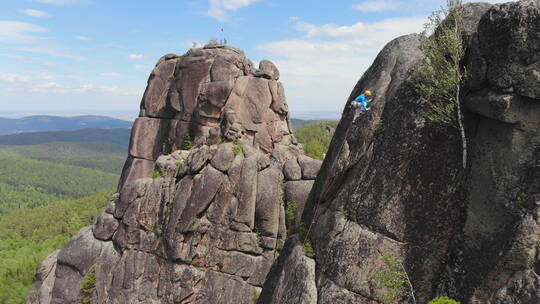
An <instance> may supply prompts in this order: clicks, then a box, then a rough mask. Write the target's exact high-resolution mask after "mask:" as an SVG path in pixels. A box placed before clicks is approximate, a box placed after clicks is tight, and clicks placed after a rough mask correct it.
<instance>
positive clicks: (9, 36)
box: [0, 21, 47, 43]
mask: <svg viewBox="0 0 540 304" xmlns="http://www.w3.org/2000/svg"><path fill="white" fill-rule="evenodd" d="M45 32H47V29H46V28H44V27H41V26H39V25H35V24H32V23H27V22H19V21H0V42H7V43H31V42H35V41H37V40H38V39H39V38H38V37H36V36H35V34H36V33H45Z"/></svg>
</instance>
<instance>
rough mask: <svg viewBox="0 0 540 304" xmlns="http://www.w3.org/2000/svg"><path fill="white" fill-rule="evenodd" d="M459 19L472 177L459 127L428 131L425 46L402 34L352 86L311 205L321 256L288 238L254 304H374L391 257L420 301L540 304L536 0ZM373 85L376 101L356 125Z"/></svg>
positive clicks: (308, 214)
mask: <svg viewBox="0 0 540 304" xmlns="http://www.w3.org/2000/svg"><path fill="white" fill-rule="evenodd" d="M464 21H465V22H464V23H465V26H466V32H465V34H466V35H465V37H464V38H465V39H466V41H467V44H468V45H467V60H466V62H468V66H467V68H468V71H469V73H470V75H471V78H470V79H469V82H468V83H467V85H466V88H465V89H466V90H464V91H466V92H468V93H467V95H466V97H465V98H464V100H463V103H464V107H465V112H466V113H465V114H466V129H467V133H468V134H467V136H468V138H469V142H470V149H469V161H468V167H467V169H465V170H464V169H463V168H462V167H461V164H460V158H461V143H460V137H459V135H458V133H457V131H456V130H454V129H451V128H449V127H448V128H447V127H441V126H439V125H435V124H434V123H433V122H429V121H426V120H425V119H424V118H423V116H422V111H423V110H424V109H425V106H426V105H425V104H422V103H421V102H419V98H418V96H416V95H415V92H414V88H413V87H411V85H410V83H408V82H407V81H406V79H407V76H408V75H409V74H410V72H411V71H412V70H413V69H414V68H415V67H416V66H418V63H419V62H420V60H421V59H422V53H421V51H420V50H419V40H418V38H417V37H416V36H414V35H412V36H405V37H400V38H397V39H396V40H394V41H392V42H390V43H389V44H388V45H387V46H386V47H385V48H384V49H383V50H382V51H381V53H380V54H379V55H378V57H377V58H376V60H375V62H374V63H373V65H372V66H371V68H369V70H368V71H367V72H366V73H365V74H364V76H363V77H362V79H360V81H359V82H358V84H357V86H356V87H355V89H354V90H353V92H352V94H351V98H350V99H349V103H348V105H347V107H346V108H345V110H344V112H343V117H342V119H341V121H340V123H339V125H338V127H337V130H336V133H335V135H334V138H333V140H332V143H331V145H330V150H329V152H328V154H327V156H326V158H325V160H324V163H323V165H322V167H321V170H320V172H319V175H318V177H317V179H316V181H315V184H314V186H313V189H312V191H311V193H310V195H309V198H308V201H307V203H306V206H305V209H304V213H303V222H304V224H305V225H306V227H310V231H311V232H310V234H309V240H310V241H311V243H312V246H313V248H314V252H315V258H314V259H310V258H307V257H306V256H305V255H304V254H303V252H304V246H303V244H302V243H303V241H304V240H303V239H299V238H298V236H296V235H293V236H290V237H289V238H288V239H287V241H286V244H285V246H284V248H283V250H282V254H281V255H280V256H279V258H278V260H277V261H276V262H275V264H274V265H273V267H272V269H271V271H270V273H269V275H268V278H267V280H266V282H265V284H264V287H263V291H262V294H261V297H260V300H259V302H258V303H274V304H277V303H279V304H292V303H319V304H324V303H380V302H381V301H382V298H383V296H384V295H385V294H387V293H388V290H386V289H385V288H383V287H382V286H381V284H380V283H379V282H378V281H377V280H376V279H375V274H376V273H377V272H378V271H381V270H384V269H387V268H386V267H387V266H386V265H385V264H384V262H383V260H382V257H383V256H385V255H387V256H388V254H393V255H394V256H395V258H396V260H397V261H399V262H400V263H402V265H403V266H404V270H405V272H406V273H407V275H408V277H409V278H410V281H411V283H412V286H413V288H414V291H415V297H416V303H427V302H429V301H430V300H431V299H433V298H435V297H438V296H449V297H451V298H454V299H456V300H458V301H460V302H461V303H471V304H473V303H492V304H494V303H497V304H503V303H520V304H533V303H540V237H539V236H540V220H539V218H540V95H539V94H538V88H539V87H540V78H539V77H538V75H540V74H539V71H540V69H539V63H540V52H539V48H538V46H539V45H540V40H539V37H540V28H539V26H540V3H539V2H538V1H536V0H534V1H533V0H522V1H518V2H513V3H508V4H500V5H489V4H485V3H484V4H469V5H467V6H466V7H465V11H464ZM365 89H371V90H372V91H374V92H375V94H376V95H375V102H374V103H373V104H372V108H371V111H369V112H368V114H364V115H362V116H361V117H360V118H359V120H358V121H357V122H356V124H352V121H351V120H352V117H353V111H354V110H353V109H352V108H350V106H349V105H350V101H351V100H352V98H354V97H355V96H357V95H358V94H360V93H361V91H362V90H365ZM404 288H406V287H404ZM397 302H398V303H413V300H412V299H411V298H407V297H403V298H401V299H398V300H397Z"/></svg>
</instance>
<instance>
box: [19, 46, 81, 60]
mask: <svg viewBox="0 0 540 304" xmlns="http://www.w3.org/2000/svg"><path fill="white" fill-rule="evenodd" d="M13 49H14V50H16V51H22V52H30V53H38V54H45V55H49V56H51V57H63V58H69V59H75V60H80V61H88V60H89V59H88V58H86V57H84V56H80V55H73V54H69V53H66V52H63V51H59V50H57V49H54V48H46V47H15V48H13Z"/></svg>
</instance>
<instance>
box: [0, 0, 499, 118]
mask: <svg viewBox="0 0 540 304" xmlns="http://www.w3.org/2000/svg"><path fill="white" fill-rule="evenodd" d="M489 2H492V3H494V2H500V1H489ZM444 3H445V1H444V0H417V1H410V0H409V1H405V0H335V1H320V0H191V1H190V0H185V1H184V0H154V1H133V0H131V1H127V0H3V1H1V2H0V111H2V112H6V111H12V112H28V113H30V112H49V113H60V112H71V113H99V114H107V113H111V114H113V113H120V112H133V113H134V112H135V111H136V110H137V109H138V106H139V102H140V99H141V96H142V94H143V92H144V88H145V86H146V81H147V78H148V75H149V73H150V71H151V70H152V68H153V66H154V64H155V62H156V61H157V60H158V59H159V57H160V56H161V55H164V54H167V53H176V54H182V53H184V52H185V51H187V49H189V48H190V47H191V45H192V44H193V42H196V43H198V44H199V45H201V44H204V43H206V42H208V40H209V39H212V38H217V39H219V38H221V37H220V28H222V27H223V28H224V30H225V32H224V36H225V37H226V38H227V40H228V41H229V44H230V45H233V46H235V47H239V48H242V49H244V50H245V51H246V53H247V55H248V57H249V58H250V59H252V60H253V61H254V62H255V63H257V62H258V61H259V60H261V59H270V60H272V61H274V62H275V63H276V65H277V66H278V68H279V69H280V72H281V74H282V79H281V81H282V82H283V83H284V85H285V89H286V94H287V99H288V102H289V106H290V108H291V111H292V112H293V115H294V114H295V113H302V112H306V111H332V112H335V113H339V112H340V111H341V109H342V107H343V104H344V102H345V100H346V98H347V96H348V95H349V93H350V90H351V89H352V88H353V86H354V84H355V83H356V81H357V80H358V79H359V78H360V76H361V75H362V73H363V72H364V70H365V69H366V68H367V67H369V65H370V64H371V62H372V61H373V59H374V57H375V56H376V55H377V53H378V52H379V51H380V49H381V48H382V47H383V46H384V44H386V43H387V42H388V41H390V40H391V39H393V38H395V37H397V36H399V35H403V34H407V33H411V32H419V31H421V29H422V24H423V23H424V22H425V20H426V17H427V15H428V14H429V13H430V12H431V11H432V10H434V9H437V8H438V7H440V6H441V5H443V4H444Z"/></svg>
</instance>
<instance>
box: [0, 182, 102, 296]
mask: <svg viewBox="0 0 540 304" xmlns="http://www.w3.org/2000/svg"><path fill="white" fill-rule="evenodd" d="M111 194H112V191H109V192H103V193H100V194H97V195H93V196H89V197H84V198H81V199H77V200H69V201H63V202H57V203H52V204H49V205H47V206H43V207H39V208H35V209H31V210H30V209H21V210H16V211H13V212H10V213H9V214H7V215H0V303H2V304H20V303H24V299H25V297H26V295H27V294H28V290H29V288H30V286H31V285H32V278H33V276H34V273H35V272H36V267H37V265H38V264H39V262H41V261H42V260H43V259H44V258H45V257H46V256H47V255H49V254H50V253H51V252H53V251H54V250H56V249H58V248H61V247H63V246H64V245H65V244H66V243H67V241H68V240H69V239H70V238H71V237H72V236H73V235H75V234H76V233H77V231H79V229H81V228H82V227H84V226H87V225H89V224H90V223H92V221H93V220H94V217H95V216H96V215H97V214H99V213H100V212H101V211H103V209H104V207H105V205H106V203H107V201H108V199H109V198H110V196H111Z"/></svg>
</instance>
